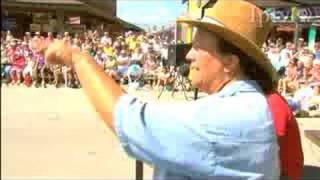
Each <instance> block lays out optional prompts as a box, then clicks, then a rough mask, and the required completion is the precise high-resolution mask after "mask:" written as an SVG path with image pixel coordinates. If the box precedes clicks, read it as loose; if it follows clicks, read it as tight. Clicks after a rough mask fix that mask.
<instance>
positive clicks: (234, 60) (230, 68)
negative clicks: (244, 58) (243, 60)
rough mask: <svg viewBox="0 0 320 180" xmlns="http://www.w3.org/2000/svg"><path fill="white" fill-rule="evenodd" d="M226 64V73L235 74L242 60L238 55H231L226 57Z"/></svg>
mask: <svg viewBox="0 0 320 180" xmlns="http://www.w3.org/2000/svg"><path fill="white" fill-rule="evenodd" d="M224 64H225V68H224V72H226V73H230V72H235V71H237V68H238V67H239V64H240V59H239V57H238V56H237V55H234V54H230V55H227V56H226V59H225V63H224Z"/></svg>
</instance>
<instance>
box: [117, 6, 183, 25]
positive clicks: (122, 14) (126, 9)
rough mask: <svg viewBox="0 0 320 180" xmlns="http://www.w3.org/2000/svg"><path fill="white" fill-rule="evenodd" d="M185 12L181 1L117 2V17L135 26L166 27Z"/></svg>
mask: <svg viewBox="0 0 320 180" xmlns="http://www.w3.org/2000/svg"><path fill="white" fill-rule="evenodd" d="M185 11H186V4H182V0H117V16H118V17H119V18H121V19H123V20H125V21H127V22H130V23H134V24H136V25H139V26H141V25H149V26H153V25H166V24H168V23H173V22H175V20H176V18H177V17H178V16H179V15H181V13H182V12H185Z"/></svg>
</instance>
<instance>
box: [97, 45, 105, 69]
mask: <svg viewBox="0 0 320 180" xmlns="http://www.w3.org/2000/svg"><path fill="white" fill-rule="evenodd" d="M107 58H108V56H107V55H106V54H105V53H104V52H103V50H102V49H101V48H99V49H98V51H97V54H96V55H95V57H94V60H95V61H96V63H97V64H98V65H100V66H101V67H102V68H104V64H105V61H106V60H107Z"/></svg>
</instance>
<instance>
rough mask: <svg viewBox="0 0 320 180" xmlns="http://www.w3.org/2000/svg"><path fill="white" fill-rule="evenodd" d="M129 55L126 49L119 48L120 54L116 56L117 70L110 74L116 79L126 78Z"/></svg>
mask: <svg viewBox="0 0 320 180" xmlns="http://www.w3.org/2000/svg"><path fill="white" fill-rule="evenodd" d="M129 64H130V61H129V56H128V54H127V51H126V50H124V49H123V50H121V51H120V55H119V56H118V57H117V70H116V72H115V73H113V74H112V76H113V77H115V78H116V79H117V80H120V79H123V78H126V75H127V73H128V68H129Z"/></svg>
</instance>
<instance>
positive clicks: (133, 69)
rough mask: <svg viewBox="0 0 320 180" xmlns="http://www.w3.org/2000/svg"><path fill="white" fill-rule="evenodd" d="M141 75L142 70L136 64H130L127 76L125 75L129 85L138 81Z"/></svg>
mask: <svg viewBox="0 0 320 180" xmlns="http://www.w3.org/2000/svg"><path fill="white" fill-rule="evenodd" d="M142 75H143V69H142V68H141V67H140V65H139V64H138V63H137V62H135V63H132V64H131V65H130V66H129V69H128V74H127V76H128V82H129V84H130V83H133V82H137V81H138V80H140V79H141V78H142Z"/></svg>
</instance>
